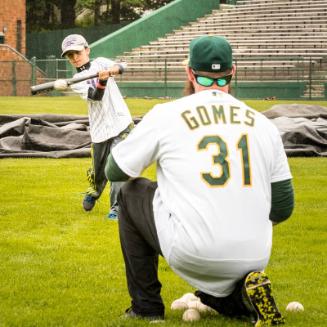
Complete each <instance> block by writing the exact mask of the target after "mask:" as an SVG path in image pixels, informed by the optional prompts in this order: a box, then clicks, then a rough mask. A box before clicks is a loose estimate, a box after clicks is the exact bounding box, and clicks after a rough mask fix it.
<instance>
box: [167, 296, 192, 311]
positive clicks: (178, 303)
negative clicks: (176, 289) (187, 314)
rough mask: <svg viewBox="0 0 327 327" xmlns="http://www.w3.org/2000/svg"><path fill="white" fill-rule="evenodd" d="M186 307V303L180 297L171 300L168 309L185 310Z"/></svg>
mask: <svg viewBox="0 0 327 327" xmlns="http://www.w3.org/2000/svg"><path fill="white" fill-rule="evenodd" d="M187 308H188V306H187V303H186V302H184V301H182V300H181V299H177V300H175V301H173V302H172V304H171V306H170V309H171V310H186V309H187Z"/></svg>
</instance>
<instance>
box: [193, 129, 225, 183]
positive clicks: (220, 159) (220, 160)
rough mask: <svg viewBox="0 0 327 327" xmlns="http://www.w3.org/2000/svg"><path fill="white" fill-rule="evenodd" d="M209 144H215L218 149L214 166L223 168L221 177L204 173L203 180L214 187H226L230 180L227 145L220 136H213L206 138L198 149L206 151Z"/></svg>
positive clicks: (214, 157) (214, 158)
mask: <svg viewBox="0 0 327 327" xmlns="http://www.w3.org/2000/svg"><path fill="white" fill-rule="evenodd" d="M209 144H214V145H216V146H217V148H218V150H219V151H218V154H217V155H215V156H213V157H212V159H213V164H214V165H217V164H218V165H219V166H221V175H220V176H218V177H216V176H213V175H212V174H211V173H208V172H206V173H202V174H201V175H202V177H203V179H204V180H205V181H206V182H207V183H208V184H210V185H212V186H222V185H224V184H225V183H226V182H227V180H228V179H229V163H228V161H227V160H226V158H227V155H228V151H227V144H226V143H225V142H224V140H223V139H222V138H221V137H220V136H218V135H212V136H205V137H204V138H202V140H201V141H200V143H199V145H198V148H199V149H200V150H205V149H206V148H207V146H208V145H209Z"/></svg>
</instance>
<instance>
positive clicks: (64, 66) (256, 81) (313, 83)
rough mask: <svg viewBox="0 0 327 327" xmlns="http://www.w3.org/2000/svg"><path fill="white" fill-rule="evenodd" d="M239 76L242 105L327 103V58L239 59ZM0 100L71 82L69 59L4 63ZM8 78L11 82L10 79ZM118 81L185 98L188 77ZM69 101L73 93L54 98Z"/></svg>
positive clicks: (147, 72) (179, 73) (133, 71)
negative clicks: (257, 102) (272, 100)
mask: <svg viewBox="0 0 327 327" xmlns="http://www.w3.org/2000/svg"><path fill="white" fill-rule="evenodd" d="M235 64H236V68H237V69H236V75H235V77H234V79H233V82H232V93H233V94H234V95H235V96H236V97H238V98H241V99H247V98H248V99H265V98H275V99H327V90H326V87H327V83H326V78H325V76H326V75H327V58H324V59H322V60H319V61H317V60H311V59H307V58H300V57H289V58H280V57H277V58H272V57H269V58H264V57H262V58H256V60H255V61H253V58H250V57H249V58H246V57H244V58H240V59H237V60H236V61H235ZM0 71H1V72H2V74H1V77H0V95H29V94H30V86H31V85H35V84H40V83H44V82H48V81H53V80H56V79H59V78H70V77H72V75H73V74H74V69H73V68H72V67H71V65H70V64H69V63H68V62H67V60H66V59H56V58H54V57H49V58H47V59H36V58H32V59H31V61H29V62H22V61H20V62H19V61H1V62H0ZM6 76H7V77H6ZM116 81H117V83H118V84H119V87H120V89H121V91H122V93H123V95H125V96H127V97H144V96H147V97H173V98H175V97H180V96H181V95H182V93H183V88H184V84H185V81H186V74H185V71H184V68H183V66H182V65H180V67H177V68H176V67H175V68H174V69H172V68H170V64H169V60H168V59H167V60H165V62H164V63H163V64H162V66H161V67H159V66H158V67H156V68H153V67H152V68H151V67H146V68H135V67H134V68H132V67H130V68H128V67H127V70H126V71H125V73H124V74H123V75H120V76H117V77H116ZM46 94H47V95H65V94H72V93H71V92H66V93H58V92H56V93H55V92H50V93H46Z"/></svg>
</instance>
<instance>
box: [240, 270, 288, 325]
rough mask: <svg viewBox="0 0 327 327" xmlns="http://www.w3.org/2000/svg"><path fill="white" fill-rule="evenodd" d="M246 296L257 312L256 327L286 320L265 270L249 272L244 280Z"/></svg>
mask: <svg viewBox="0 0 327 327" xmlns="http://www.w3.org/2000/svg"><path fill="white" fill-rule="evenodd" d="M244 291H245V297H246V300H247V301H248V302H250V304H251V305H252V307H253V309H254V310H255V313H256V316H257V317H256V321H255V322H254V326H255V327H266V326H272V325H280V324H283V323H284V322H285V319H284V317H283V316H282V315H281V313H280V312H279V310H278V308H277V305H276V303H275V300H274V298H273V296H272V291H271V282H270V280H269V278H268V276H267V275H266V274H265V273H264V272H259V271H256V272H251V273H249V274H248V275H247V276H246V278H245V282H244Z"/></svg>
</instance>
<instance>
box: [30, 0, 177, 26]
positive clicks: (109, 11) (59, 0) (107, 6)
mask: <svg viewBox="0 0 327 327" xmlns="http://www.w3.org/2000/svg"><path fill="white" fill-rule="evenodd" d="M172 1H173V0H69V1H68V0H26V7H27V18H26V19H27V30H28V31H29V32H31V31H42V30H52V29H61V28H72V27H75V26H76V17H77V16H79V15H80V14H83V12H85V10H86V9H88V12H89V13H91V14H90V15H91V18H89V20H88V23H87V24H88V25H101V24H110V23H113V24H117V23H119V22H120V21H133V20H135V19H138V18H139V17H141V16H142V15H143V14H144V13H145V12H147V11H149V10H155V9H158V8H160V7H162V6H164V5H166V4H167V3H169V2H172ZM82 19H83V18H82Z"/></svg>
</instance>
